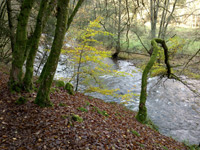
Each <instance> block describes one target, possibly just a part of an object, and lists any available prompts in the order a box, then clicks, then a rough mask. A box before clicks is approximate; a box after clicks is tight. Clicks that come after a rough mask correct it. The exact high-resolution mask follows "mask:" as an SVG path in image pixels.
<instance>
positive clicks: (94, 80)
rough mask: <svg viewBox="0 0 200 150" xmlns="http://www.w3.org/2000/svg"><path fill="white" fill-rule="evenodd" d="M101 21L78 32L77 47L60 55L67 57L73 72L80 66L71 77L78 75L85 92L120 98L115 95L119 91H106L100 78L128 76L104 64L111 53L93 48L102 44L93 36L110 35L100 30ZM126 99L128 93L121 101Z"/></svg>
mask: <svg viewBox="0 0 200 150" xmlns="http://www.w3.org/2000/svg"><path fill="white" fill-rule="evenodd" d="M101 20H102V18H101V17H98V18H97V19H96V20H94V21H92V22H90V23H89V25H88V27H86V28H85V29H84V30H81V31H79V32H78V33H77V35H78V37H77V38H76V39H78V41H79V43H78V44H77V46H75V47H74V48H68V49H67V50H64V49H63V50H62V53H63V54H66V55H67V56H69V58H70V60H71V61H72V63H73V65H74V67H75V70H77V67H78V65H77V64H81V65H80V66H81V68H80V70H79V72H75V74H74V75H73V77H75V76H76V75H77V74H79V77H80V78H82V79H83V80H81V84H84V85H86V87H87V89H86V90H85V92H98V93H101V94H104V95H112V96H115V97H120V96H119V95H117V94H116V93H115V92H116V91H118V90H119V89H108V88H107V87H105V86H104V84H103V81H102V79H101V78H100V76H102V75H112V76H113V75H114V76H126V75H130V74H128V73H125V72H120V71H116V70H113V69H112V66H111V65H109V64H106V63H105V59H106V58H108V57H110V56H111V51H106V50H102V49H98V48H97V47H96V46H94V45H101V44H102V43H101V42H99V41H97V40H96V39H95V36H97V35H100V34H101V35H104V36H108V35H111V34H110V33H108V32H105V31H102V30H101V25H100V24H99V22H100V21H101ZM70 39H72V38H70ZM94 84H98V87H94V86H93V85H94ZM127 98H131V96H130V94H129V93H128V95H123V96H122V99H127Z"/></svg>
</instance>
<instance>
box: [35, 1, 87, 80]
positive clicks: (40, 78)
mask: <svg viewBox="0 0 200 150" xmlns="http://www.w3.org/2000/svg"><path fill="white" fill-rule="evenodd" d="M83 2H84V0H79V1H78V3H77V4H76V7H75V8H74V10H73V12H72V14H71V15H70V17H69V19H68V21H67V29H66V32H67V31H68V29H69V27H70V25H71V23H72V21H73V19H74V17H75V15H76V13H77V12H78V10H79V8H80V7H81V5H82V3H83ZM45 70H46V64H45V65H44V67H43V69H42V72H41V74H40V77H39V80H38V81H39V82H41V81H42V79H43V78H44V73H45Z"/></svg>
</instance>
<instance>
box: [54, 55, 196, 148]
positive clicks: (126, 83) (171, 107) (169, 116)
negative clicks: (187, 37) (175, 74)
mask: <svg viewBox="0 0 200 150" xmlns="http://www.w3.org/2000/svg"><path fill="white" fill-rule="evenodd" d="M105 61H106V62H107V63H109V64H113V68H114V69H116V70H119V71H124V72H128V73H131V74H132V75H133V76H126V77H122V76H120V77H114V76H111V75H104V76H101V78H102V79H103V80H104V83H105V84H106V85H107V86H108V87H112V88H113V89H116V88H119V89H120V91H118V94H122V95H123V94H126V93H127V90H130V91H131V92H133V93H136V94H140V89H141V87H140V86H141V76H142V72H141V71H140V70H139V69H137V68H136V67H134V66H133V65H132V63H131V62H128V61H124V60H123V61H122V60H120V61H117V62H113V61H112V60H111V59H106V60H105ZM63 68H65V66H64V65H61V63H60V64H59V65H58V68H57V73H56V77H57V78H58V77H65V78H66V77H68V76H69V75H70V72H73V68H70V67H69V68H68V69H66V70H65V71H64V69H63ZM187 81H188V82H189V83H193V84H195V87H196V88H198V89H197V90H198V91H199V92H200V81H198V80H191V79H187ZM87 94H88V95H90V96H93V97H97V98H100V99H103V100H105V101H115V102H118V103H119V102H120V100H119V99H117V98H113V97H111V96H105V95H102V94H99V93H87ZM132 100H133V101H131V102H129V104H127V105H126V106H127V107H128V108H130V109H132V110H134V111H137V110H138V104H139V97H133V98H132ZM146 104H147V109H148V116H149V118H150V119H151V120H152V121H153V122H154V124H155V125H157V126H158V127H159V132H160V133H162V134H164V135H167V136H171V137H173V138H174V139H176V140H178V141H187V142H189V143H190V144H199V142H200V97H198V96H195V94H194V93H192V92H191V91H190V90H189V89H188V88H187V87H186V86H184V85H183V84H182V83H180V82H178V81H175V80H172V79H166V78H163V79H160V78H158V77H154V78H149V79H148V98H147V103H146Z"/></svg>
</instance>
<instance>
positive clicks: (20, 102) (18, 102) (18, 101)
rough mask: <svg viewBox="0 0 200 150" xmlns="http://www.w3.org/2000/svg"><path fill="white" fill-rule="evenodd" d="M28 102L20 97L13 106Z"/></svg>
mask: <svg viewBox="0 0 200 150" xmlns="http://www.w3.org/2000/svg"><path fill="white" fill-rule="evenodd" d="M27 101H28V100H27V99H26V98H24V97H20V98H19V99H18V100H16V101H15V104H18V105H22V104H25V103H26V102H27Z"/></svg>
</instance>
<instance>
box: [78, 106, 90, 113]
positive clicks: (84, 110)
mask: <svg viewBox="0 0 200 150" xmlns="http://www.w3.org/2000/svg"><path fill="white" fill-rule="evenodd" d="M78 110H80V111H82V112H88V110H87V109H86V108H84V107H79V108H78Z"/></svg>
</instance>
